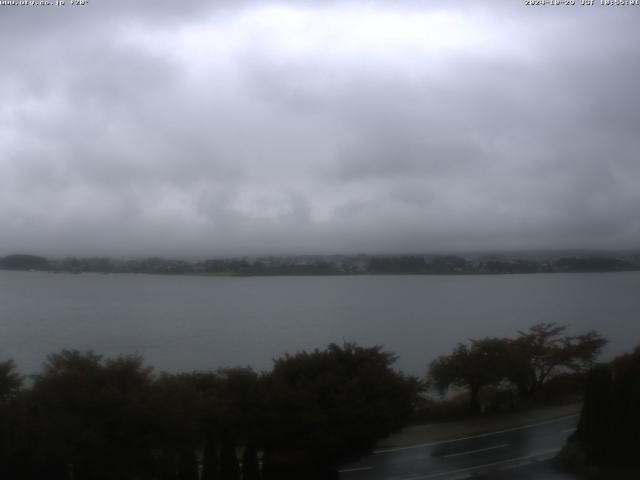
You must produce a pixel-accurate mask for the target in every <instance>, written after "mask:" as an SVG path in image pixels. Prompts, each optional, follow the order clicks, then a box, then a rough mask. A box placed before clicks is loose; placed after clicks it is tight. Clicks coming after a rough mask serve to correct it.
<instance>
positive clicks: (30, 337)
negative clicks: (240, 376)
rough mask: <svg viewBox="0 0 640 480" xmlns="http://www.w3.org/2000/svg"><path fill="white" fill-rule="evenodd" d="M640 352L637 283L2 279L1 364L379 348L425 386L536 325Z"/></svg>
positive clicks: (174, 363) (239, 358)
mask: <svg viewBox="0 0 640 480" xmlns="http://www.w3.org/2000/svg"><path fill="white" fill-rule="evenodd" d="M541 321H546V322H560V323H566V324H569V325H571V332H575V333H578V332H581V331H584V330H587V329H596V330H598V331H600V332H601V333H602V334H603V335H605V336H606V337H607V338H608V339H609V340H610V341H611V343H610V345H609V346H608V347H607V350H606V352H605V353H606V355H607V356H611V355H613V354H617V353H620V352H622V351H625V350H629V349H631V348H632V347H634V346H635V345H638V344H640V272H625V273H607V274H538V275H504V276H497V275H496V276H356V277H253V278H217V277H189V276H153V275H127V274H114V275H97V274H82V275H69V274H50V273H40V272H7V271H0V360H1V359H4V358H9V357H10V358H13V359H14V360H15V361H16V362H17V363H18V365H19V367H20V370H21V371H23V372H25V373H31V372H36V371H38V370H39V368H40V366H41V364H42V362H43V360H44V359H45V357H46V355H47V354H49V353H52V352H56V351H59V350H60V349H62V348H77V349H93V350H95V351H96V352H99V353H103V354H106V355H114V354H120V353H124V354H130V353H138V354H141V355H143V356H144V357H145V359H146V360H147V362H148V363H150V364H152V365H154V366H156V367H157V368H158V369H163V370H171V371H177V370H193V369H214V368H218V367H223V366H234V365H251V366H253V367H255V368H257V369H268V368H270V366H271V361H272V359H273V358H274V357H277V356H280V355H282V354H283V353H284V352H295V351H297V350H301V349H312V348H315V347H320V348H321V347H324V346H326V345H327V344H328V343H330V342H342V341H343V340H346V341H356V342H358V343H360V344H363V345H374V344H382V345H384V346H385V347H386V348H387V349H389V350H392V351H395V352H396V353H398V354H399V356H400V358H399V360H398V363H397V365H398V367H399V368H401V369H403V370H404V371H406V372H408V373H413V374H419V375H422V374H424V372H425V370H426V368H427V365H428V364H429V362H430V361H431V360H432V359H433V358H434V357H435V356H437V355H439V354H442V353H447V352H448V351H449V350H451V349H452V348H453V347H454V345H455V344H456V342H459V341H464V340H466V339H468V338H477V337H481V336H503V335H514V334H515V333H516V331H517V330H518V329H522V328H526V327H527V326H529V325H531V324H533V323H536V322H541Z"/></svg>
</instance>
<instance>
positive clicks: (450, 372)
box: [429, 338, 509, 413]
mask: <svg viewBox="0 0 640 480" xmlns="http://www.w3.org/2000/svg"><path fill="white" fill-rule="evenodd" d="M508 351H509V341H508V340H507V339H503V338H485V339H482V340H472V341H471V343H470V345H469V346H467V345H464V344H462V343H459V344H458V346H457V347H456V348H455V349H454V351H453V352H452V353H451V354H449V355H443V356H441V357H439V358H437V359H436V360H434V361H433V363H432V364H431V368H430V371H429V380H430V382H431V383H432V384H433V385H435V386H436V387H437V388H438V389H439V390H446V389H447V388H449V387H450V386H452V385H453V386H458V387H465V388H468V389H469V393H470V403H469V409H470V411H471V412H472V413H479V412H480V404H479V394H480V389H481V388H482V387H484V386H487V385H495V384H497V383H499V382H500V381H502V380H503V379H504V378H505V377H506V374H507V373H506V365H507V359H508V357H507V355H508Z"/></svg>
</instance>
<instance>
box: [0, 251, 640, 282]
mask: <svg viewBox="0 0 640 480" xmlns="http://www.w3.org/2000/svg"><path fill="white" fill-rule="evenodd" d="M0 269H2V270H22V271H46V272H53V273H75V274H79V273H103V274H107V273H146V274H167V275H220V276H276V275H476V274H482V275H487V274H530V273H563V272H564V273H567V272H575V273H579V272H616V271H635V270H640V252H637V251H636V252H591V251H562V252H549V253H540V252H535V253H517V254H513V253H510V254H507V253H492V254H486V253H484V254H464V255H461V254H456V255H433V254H431V255H365V254H358V255H299V256H262V257H259V256H255V257H234V258H209V259H199V260H176V259H168V258H160V257H150V258H143V259H113V258H105V257H89V258H77V257H66V258H59V259H51V258H46V257H42V256H37V255H28V254H13V255H8V256H6V257H0Z"/></svg>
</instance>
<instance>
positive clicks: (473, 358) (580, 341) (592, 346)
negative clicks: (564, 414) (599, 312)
mask: <svg viewBox="0 0 640 480" xmlns="http://www.w3.org/2000/svg"><path fill="white" fill-rule="evenodd" d="M566 328H567V327H566V326H564V325H556V324H555V323H539V324H536V325H534V326H532V327H531V328H529V329H528V330H527V331H524V332H518V333H519V336H518V337H517V338H515V339H507V338H485V339H481V340H471V342H470V345H469V346H467V345H465V344H462V343H460V344H458V346H457V347H456V348H455V349H454V350H453V352H452V353H451V354H449V355H443V356H440V357H439V358H437V359H436V360H435V361H434V362H432V364H431V366H430V368H429V382H430V384H431V385H433V386H435V387H437V388H438V389H439V390H446V389H447V388H448V387H450V386H458V387H464V388H467V389H468V390H469V394H470V404H469V409H470V411H471V412H472V413H479V412H480V411H481V406H480V402H479V398H480V390H481V389H482V388H483V387H486V386H489V385H494V386H496V385H499V384H501V383H503V382H510V383H511V384H513V385H515V386H516V388H517V389H518V392H519V393H520V395H521V397H523V398H532V397H534V396H535V395H536V394H537V392H538V391H539V389H540V388H541V387H542V386H543V385H545V384H546V383H547V382H548V381H549V380H550V379H551V378H553V377H554V376H556V375H557V374H563V375H566V374H567V373H578V372H584V371H585V370H586V369H588V368H589V367H590V366H591V365H592V364H593V362H594V361H595V359H596V358H597V356H598V355H599V354H600V351H601V350H602V347H603V346H604V345H605V344H606V340H605V339H604V338H602V337H601V336H600V335H599V334H598V333H596V332H595V331H589V332H587V333H585V334H582V335H577V336H566V335H563V334H564V332H565V330H566Z"/></svg>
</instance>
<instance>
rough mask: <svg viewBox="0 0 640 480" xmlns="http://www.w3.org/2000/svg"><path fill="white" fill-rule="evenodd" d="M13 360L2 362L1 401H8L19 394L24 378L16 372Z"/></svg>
mask: <svg viewBox="0 0 640 480" xmlns="http://www.w3.org/2000/svg"><path fill="white" fill-rule="evenodd" d="M15 369H16V364H15V363H14V362H13V360H7V361H4V362H0V401H6V400H8V399H10V398H12V397H13V396H15V395H16V393H18V390H20V387H21V386H22V377H21V376H20V375H19V374H18V373H17V372H16V371H15Z"/></svg>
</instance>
